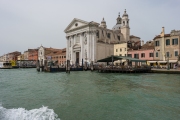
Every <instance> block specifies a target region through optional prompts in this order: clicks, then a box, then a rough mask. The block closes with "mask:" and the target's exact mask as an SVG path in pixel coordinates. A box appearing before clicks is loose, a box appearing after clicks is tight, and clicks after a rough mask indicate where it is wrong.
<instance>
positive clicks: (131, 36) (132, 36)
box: [130, 35, 140, 39]
mask: <svg viewBox="0 0 180 120" xmlns="http://www.w3.org/2000/svg"><path fill="white" fill-rule="evenodd" d="M130 38H139V39H140V37H137V36H134V35H130Z"/></svg>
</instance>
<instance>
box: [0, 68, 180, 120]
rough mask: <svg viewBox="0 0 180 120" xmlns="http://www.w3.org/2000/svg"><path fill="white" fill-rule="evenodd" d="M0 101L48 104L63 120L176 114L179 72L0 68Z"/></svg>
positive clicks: (143, 119)
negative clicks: (60, 71)
mask: <svg viewBox="0 0 180 120" xmlns="http://www.w3.org/2000/svg"><path fill="white" fill-rule="evenodd" d="M0 103H1V104H2V107H3V108H5V109H7V110H8V109H13V108H14V109H18V108H25V109H26V110H33V109H39V108H41V107H42V106H48V108H49V109H53V110H54V112H55V113H56V114H57V115H58V118H60V119H61V120H170V119H171V120H178V119H179V118H180V75H177V74H152V73H151V74H150V73H149V74H122V73H110V74H109V73H108V74H106V73H98V72H90V71H81V72H71V73H70V74H66V73H43V72H36V69H11V70H0ZM2 110H3V109H2ZM2 110H0V112H2ZM0 115H2V114H0ZM0 118H1V117H0ZM2 118H3V117H2Z"/></svg>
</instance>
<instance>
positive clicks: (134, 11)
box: [0, 0, 180, 56]
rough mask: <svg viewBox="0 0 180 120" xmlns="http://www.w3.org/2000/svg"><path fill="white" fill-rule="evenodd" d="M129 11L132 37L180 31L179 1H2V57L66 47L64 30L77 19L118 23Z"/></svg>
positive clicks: (0, 41)
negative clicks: (41, 46) (11, 53)
mask: <svg viewBox="0 0 180 120" xmlns="http://www.w3.org/2000/svg"><path fill="white" fill-rule="evenodd" d="M124 9H126V10H127V13H128V15H129V19H130V28H131V30H130V34H131V35H135V36H138V37H140V38H141V40H145V41H148V40H152V39H153V38H154V37H155V35H158V34H159V33H160V32H161V29H162V27H163V26H164V27H165V32H166V33H170V31H171V30H173V29H176V30H180V0H0V56H1V55H3V54H5V53H8V52H13V51H20V52H24V51H26V50H27V49H28V48H37V47H39V46H40V45H41V44H42V45H43V46H45V47H54V48H65V47H66V38H65V33H64V29H65V28H66V27H67V26H68V25H69V24H70V22H71V21H72V20H73V19H74V18H78V19H82V20H84V21H87V22H90V21H95V22H98V23H100V22H101V20H102V18H103V17H104V18H105V21H106V24H107V27H108V28H109V29H112V27H113V26H114V25H115V24H116V18H117V16H118V12H120V13H121V16H122V14H123V13H124Z"/></svg>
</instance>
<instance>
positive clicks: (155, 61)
mask: <svg viewBox="0 0 180 120" xmlns="http://www.w3.org/2000/svg"><path fill="white" fill-rule="evenodd" d="M148 62H149V63H156V62H157V61H148Z"/></svg>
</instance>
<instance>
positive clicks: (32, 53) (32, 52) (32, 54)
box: [28, 49, 38, 61]
mask: <svg viewBox="0 0 180 120" xmlns="http://www.w3.org/2000/svg"><path fill="white" fill-rule="evenodd" d="M28 51H29V53H28V60H35V61H37V60H38V49H28Z"/></svg>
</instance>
